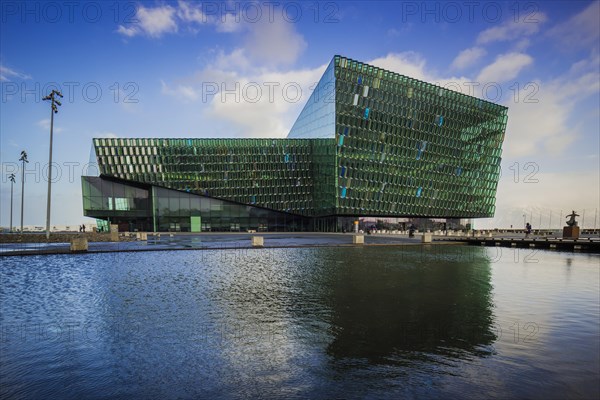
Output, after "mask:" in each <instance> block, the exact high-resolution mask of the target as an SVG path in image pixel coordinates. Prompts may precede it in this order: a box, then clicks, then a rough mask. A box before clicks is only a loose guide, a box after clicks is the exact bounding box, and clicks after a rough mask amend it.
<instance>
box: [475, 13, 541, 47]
mask: <svg viewBox="0 0 600 400" xmlns="http://www.w3.org/2000/svg"><path fill="white" fill-rule="evenodd" d="M546 20H547V18H546V15H545V14H544V13H535V14H534V15H524V16H523V18H521V19H519V20H518V21H515V20H514V18H511V19H509V20H507V21H505V22H504V23H502V24H500V25H497V26H494V27H492V28H488V29H486V30H484V31H483V32H481V33H480V34H479V36H478V37H477V44H480V45H481V44H488V43H492V42H505V41H511V40H516V39H522V38H524V37H526V36H530V35H533V34H535V33H537V32H538V31H539V30H540V24H542V23H544V22H545V21H546Z"/></svg>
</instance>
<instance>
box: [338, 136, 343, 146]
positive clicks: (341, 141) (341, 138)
mask: <svg viewBox="0 0 600 400" xmlns="http://www.w3.org/2000/svg"><path fill="white" fill-rule="evenodd" d="M343 144H344V136H342V135H340V140H339V142H338V146H341V145H343Z"/></svg>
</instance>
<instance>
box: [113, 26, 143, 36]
mask: <svg viewBox="0 0 600 400" xmlns="http://www.w3.org/2000/svg"><path fill="white" fill-rule="evenodd" d="M117 33H120V34H121V35H123V36H127V37H133V36H135V35H137V34H138V33H140V31H139V30H138V29H137V28H135V27H129V28H126V27H124V26H123V25H119V28H118V29H117Z"/></svg>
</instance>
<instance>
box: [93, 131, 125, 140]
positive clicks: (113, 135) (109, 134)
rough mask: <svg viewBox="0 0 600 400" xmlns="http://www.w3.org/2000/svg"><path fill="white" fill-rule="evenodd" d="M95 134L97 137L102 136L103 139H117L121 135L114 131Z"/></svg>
mask: <svg viewBox="0 0 600 400" xmlns="http://www.w3.org/2000/svg"><path fill="white" fill-rule="evenodd" d="M93 136H94V137H95V138H102V139H116V138H118V137H119V135H117V134H116V133H113V132H101V133H96V134H94V135H93Z"/></svg>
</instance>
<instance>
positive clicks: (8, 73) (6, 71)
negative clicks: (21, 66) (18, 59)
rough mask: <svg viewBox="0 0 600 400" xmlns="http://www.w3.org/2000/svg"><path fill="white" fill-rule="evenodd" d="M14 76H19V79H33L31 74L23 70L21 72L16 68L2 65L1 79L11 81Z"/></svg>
mask: <svg viewBox="0 0 600 400" xmlns="http://www.w3.org/2000/svg"><path fill="white" fill-rule="evenodd" d="M13 78H17V79H31V76H29V75H27V74H25V73H23V72H19V71H16V70H14V69H10V68H8V67H5V66H4V65H0V81H3V82H4V81H10V80H11V79H13Z"/></svg>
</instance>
